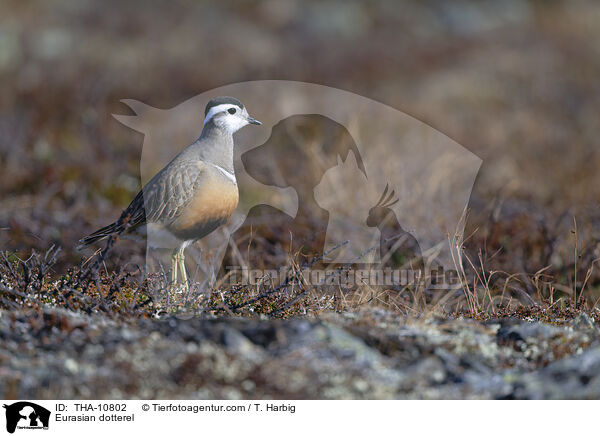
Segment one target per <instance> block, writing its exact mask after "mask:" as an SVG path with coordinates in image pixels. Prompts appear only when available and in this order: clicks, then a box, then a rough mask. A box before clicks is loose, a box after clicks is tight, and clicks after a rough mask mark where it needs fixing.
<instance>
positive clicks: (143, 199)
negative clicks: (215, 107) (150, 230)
mask: <svg viewBox="0 0 600 436" xmlns="http://www.w3.org/2000/svg"><path fill="white" fill-rule="evenodd" d="M204 171H205V166H204V164H203V163H202V162H201V161H184V160H181V161H179V160H174V161H172V162H171V163H170V164H169V165H167V166H166V167H165V168H163V169H162V170H161V171H160V172H159V173H158V174H156V175H155V176H154V177H153V178H152V179H151V180H150V181H149V182H148V183H147V184H146V186H144V188H143V189H142V190H141V191H140V192H139V193H138V194H137V195H136V196H135V198H134V199H133V201H132V202H131V203H130V204H129V206H127V208H126V209H125V210H124V211H123V213H122V214H121V217H120V218H119V219H118V220H117V221H115V222H114V223H112V224H109V225H108V226H106V227H103V228H101V229H100V230H97V231H96V232H94V233H92V234H91V235H89V236H86V237H85V238H83V239H81V240H80V241H79V242H80V247H84V246H87V245H90V244H92V243H94V242H96V241H99V240H101V239H105V238H107V237H108V236H110V235H112V234H120V233H123V232H124V231H125V230H130V229H134V228H136V227H139V226H141V225H144V224H146V223H149V222H150V223H162V224H165V225H168V224H169V223H171V222H173V220H175V219H176V218H177V217H178V216H180V215H181V214H182V212H183V211H184V210H185V208H186V206H187V205H188V204H189V203H190V202H191V201H192V200H193V198H194V196H195V194H196V191H197V189H198V188H199V186H200V184H201V182H202V177H201V175H202V173H203V172H204Z"/></svg>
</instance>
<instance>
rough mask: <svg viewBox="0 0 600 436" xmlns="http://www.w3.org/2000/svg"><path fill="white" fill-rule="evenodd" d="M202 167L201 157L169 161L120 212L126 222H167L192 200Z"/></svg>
mask: <svg viewBox="0 0 600 436" xmlns="http://www.w3.org/2000/svg"><path fill="white" fill-rule="evenodd" d="M204 171H205V167H204V164H203V163H202V162H201V161H173V162H171V164H169V165H168V166H167V167H166V168H164V169H163V170H162V171H160V172H159V173H158V174H156V176H154V177H153V178H152V179H151V180H150V181H149V182H148V183H147V184H146V186H144V188H143V189H142V190H141V191H140V192H139V193H138V195H137V196H136V197H135V199H134V200H133V201H132V202H131V204H130V205H129V207H128V208H127V209H126V210H125V212H124V213H123V214H124V215H128V216H129V220H130V221H129V222H130V223H131V224H130V225H131V226H133V227H136V226H138V225H142V224H146V223H147V222H150V223H163V224H168V223H170V222H172V221H173V220H175V219H176V218H177V217H178V216H179V215H181V213H182V212H183V211H184V210H185V208H186V206H187V205H188V204H189V203H190V202H191V201H192V200H193V198H194V196H195V195H196V193H197V190H198V188H199V186H200V185H201V182H202V177H201V176H202V173H203V172H204Z"/></svg>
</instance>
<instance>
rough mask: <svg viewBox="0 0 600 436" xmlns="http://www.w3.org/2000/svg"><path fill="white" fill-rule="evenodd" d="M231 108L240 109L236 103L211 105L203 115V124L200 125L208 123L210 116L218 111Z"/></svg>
mask: <svg viewBox="0 0 600 436" xmlns="http://www.w3.org/2000/svg"><path fill="white" fill-rule="evenodd" d="M231 108H236V109H238V110H241V108H240V107H239V106H238V105H236V104H220V105H218V106H213V107H211V108H210V110H209V111H208V113H207V114H206V116H205V117H204V124H202V127H204V126H205V125H206V123H208V122H209V121H210V120H211V119H212V117H214V116H215V115H216V114H218V113H219V112H223V111H226V110H227V109H231Z"/></svg>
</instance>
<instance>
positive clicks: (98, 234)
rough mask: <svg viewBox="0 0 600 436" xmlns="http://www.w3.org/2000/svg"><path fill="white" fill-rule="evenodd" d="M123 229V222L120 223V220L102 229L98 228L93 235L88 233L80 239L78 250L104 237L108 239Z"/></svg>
mask: <svg viewBox="0 0 600 436" xmlns="http://www.w3.org/2000/svg"><path fill="white" fill-rule="evenodd" d="M123 230H124V229H123V224H121V223H119V221H116V222H114V223H112V224H109V225H107V226H105V227H102V228H101V229H99V230H96V231H95V232H94V233H92V234H91V235H88V236H86V237H85V238H82V239H80V240H79V245H78V246H77V250H81V249H83V248H85V247H87V246H88V245H91V244H93V243H95V242H98V241H102V240H103V239H106V238H108V237H109V236H110V235H113V234H115V233H117V234H118V233H121V232H122V231H123Z"/></svg>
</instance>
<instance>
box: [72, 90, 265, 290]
mask: <svg viewBox="0 0 600 436" xmlns="http://www.w3.org/2000/svg"><path fill="white" fill-rule="evenodd" d="M249 124H254V125H262V123H261V122H260V121H258V120H257V119H255V118H253V117H251V116H250V115H249V114H248V111H247V110H246V108H245V107H244V105H243V104H242V103H241V102H240V101H239V100H238V99H236V98H234V97H226V96H222V97H216V98H213V99H212V100H210V101H209V102H208V104H207V105H206V108H205V111H204V123H203V126H202V133H201V134H200V137H199V138H198V139H197V140H196V141H194V142H193V143H192V144H190V145H189V146H188V147H186V148H185V149H184V150H183V151H181V152H180V153H179V154H177V156H175V157H174V158H173V160H171V161H170V162H169V163H168V164H167V165H166V166H165V167H164V168H163V169H162V170H160V171H159V172H158V173H157V174H156V175H155V176H154V177H152V179H150V181H149V182H148V183H147V184H146V185H145V186H144V187H143V188H142V189H141V190H140V192H139V193H138V194H137V195H136V196H135V198H134V199H133V200H132V201H131V203H130V204H129V206H128V207H127V208H126V209H125V210H124V211H123V213H122V214H121V216H120V217H119V219H118V220H117V221H115V222H113V223H111V224H109V225H107V226H105V227H102V228H101V229H99V230H97V231H95V232H94V233H92V234H90V235H89V236H86V237H84V238H83V239H81V240H80V241H79V243H80V245H79V247H78V248H79V249H82V248H84V247H87V246H89V245H91V244H93V243H95V242H98V241H101V240H104V239H107V238H109V237H111V236H118V235H121V234H123V233H129V232H132V231H134V230H135V229H137V228H139V227H142V226H147V227H148V226H150V225H151V226H152V228H153V229H157V230H159V231H166V232H167V233H169V234H170V235H172V236H174V237H175V238H176V240H177V246H176V248H175V249H174V250H173V253H172V254H171V284H172V286H173V287H175V286H177V280H178V279H177V276H178V272H179V273H180V274H181V281H182V284H183V286H184V289H185V290H189V284H188V279H187V273H186V270H185V255H184V251H185V249H186V248H187V247H188V246H189V245H190V244H192V243H194V242H195V241H197V240H199V239H201V238H203V237H205V236H206V235H208V234H210V233H211V232H213V231H214V230H216V229H217V228H218V227H219V226H221V225H222V224H224V223H225V222H226V221H227V220H228V218H229V217H230V216H231V215H232V213H233V211H234V210H235V208H236V207H237V204H238V201H239V192H238V185H237V179H236V177H235V171H234V167H233V147H234V141H233V134H234V133H235V132H237V131H238V130H239V129H241V128H242V127H244V126H246V125H249Z"/></svg>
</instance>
